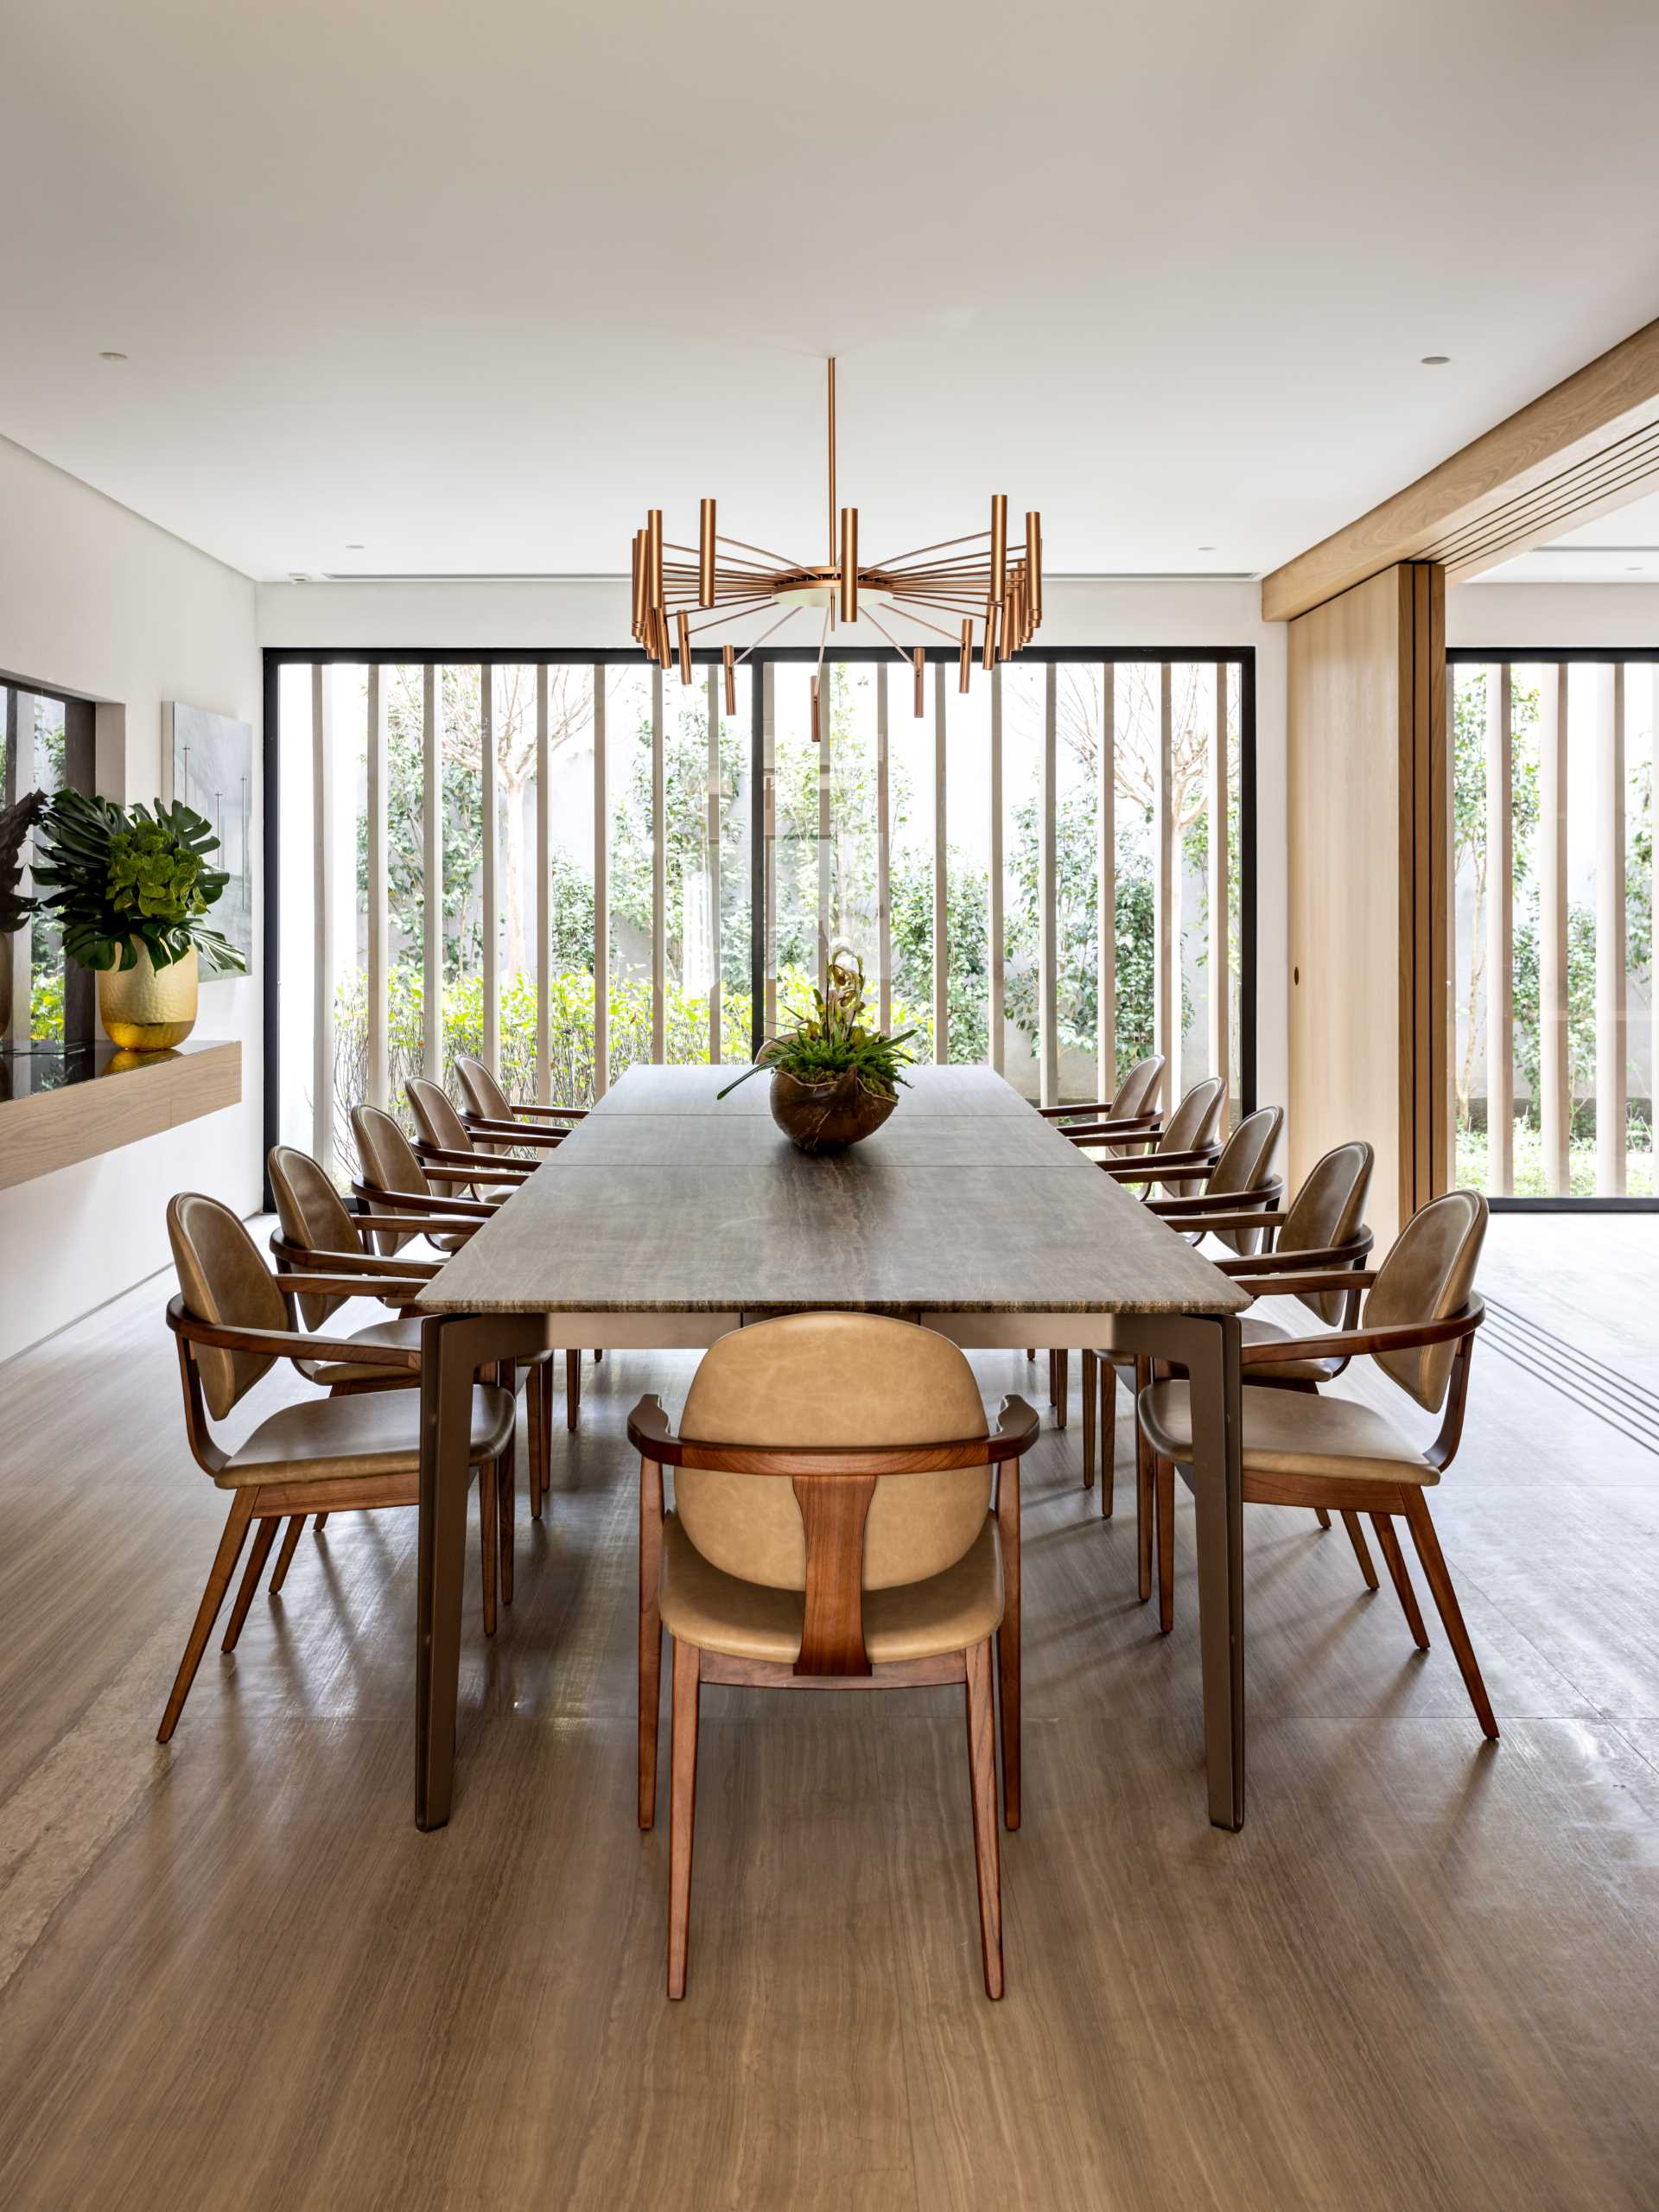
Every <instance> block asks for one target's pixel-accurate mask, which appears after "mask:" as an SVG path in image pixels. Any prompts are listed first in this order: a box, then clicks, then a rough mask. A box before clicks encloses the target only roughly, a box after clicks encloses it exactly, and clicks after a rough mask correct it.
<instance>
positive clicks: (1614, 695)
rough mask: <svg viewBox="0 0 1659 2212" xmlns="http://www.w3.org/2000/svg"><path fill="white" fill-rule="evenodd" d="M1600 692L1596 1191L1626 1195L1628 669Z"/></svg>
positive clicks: (1609, 678)
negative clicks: (1625, 877)
mask: <svg viewBox="0 0 1659 2212" xmlns="http://www.w3.org/2000/svg"><path fill="white" fill-rule="evenodd" d="M1594 681H1595V689H1596V1196H1597V1197H1598V1198H1622V1197H1623V1196H1624V1154H1625V1148H1626V1145H1627V1143H1628V1138H1627V1135H1626V1132H1625V1126H1624V1124H1625V1116H1626V1076H1625V1067H1624V1052H1625V1043H1626V1038H1625V1029H1626V985H1625V959H1626V953H1625V945H1624V664H1623V663H1622V662H1619V663H1617V664H1613V665H1611V666H1607V665H1602V666H1599V667H1598V668H1597V669H1596V670H1595V671H1594Z"/></svg>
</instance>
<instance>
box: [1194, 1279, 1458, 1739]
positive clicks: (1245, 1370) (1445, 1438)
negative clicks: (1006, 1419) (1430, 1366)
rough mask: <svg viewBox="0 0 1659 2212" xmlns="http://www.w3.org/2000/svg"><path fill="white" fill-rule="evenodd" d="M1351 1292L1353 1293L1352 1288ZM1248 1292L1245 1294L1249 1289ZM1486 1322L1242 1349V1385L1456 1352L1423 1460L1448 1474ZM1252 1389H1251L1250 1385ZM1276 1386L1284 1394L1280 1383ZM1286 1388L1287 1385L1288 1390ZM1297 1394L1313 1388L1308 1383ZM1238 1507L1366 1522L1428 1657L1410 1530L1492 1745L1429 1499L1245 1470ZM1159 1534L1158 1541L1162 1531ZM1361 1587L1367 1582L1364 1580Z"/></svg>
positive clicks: (1422, 1324)
mask: <svg viewBox="0 0 1659 2212" xmlns="http://www.w3.org/2000/svg"><path fill="white" fill-rule="evenodd" d="M1375 1281H1376V1274H1375V1272H1374V1271H1370V1270H1367V1271H1364V1272H1363V1273H1356V1272H1349V1271H1347V1270H1344V1269H1331V1270H1328V1271H1319V1272H1317V1273H1313V1274H1306V1275H1304V1276H1301V1277H1300V1278H1297V1277H1294V1276H1286V1277H1282V1278H1278V1279H1274V1281H1273V1287H1274V1289H1275V1290H1277V1289H1280V1288H1281V1287H1294V1289H1296V1290H1297V1291H1302V1290H1335V1291H1344V1292H1351V1293H1352V1294H1353V1295H1355V1296H1357V1294H1358V1291H1359V1290H1365V1289H1369V1288H1370V1286H1371V1285H1372V1284H1373V1283H1374V1282H1375ZM1356 1286H1357V1287H1356ZM1246 1287H1249V1286H1248V1285H1247V1286H1246ZM1485 1317H1486V1308H1485V1305H1484V1301H1483V1300H1481V1299H1480V1298H1478V1297H1476V1296H1472V1295H1471V1297H1470V1299H1469V1300H1468V1301H1467V1302H1466V1303H1465V1305H1464V1306H1462V1307H1461V1308H1460V1309H1459V1312H1458V1313H1453V1314H1450V1315H1448V1316H1447V1317H1446V1319H1445V1320H1442V1321H1411V1322H1402V1323H1399V1324H1397V1325H1390V1326H1389V1327H1387V1328H1377V1329H1368V1328H1364V1327H1358V1328H1342V1329H1336V1330H1332V1331H1330V1332H1327V1333H1324V1334H1321V1335H1319V1336H1309V1337H1294V1338H1287V1339H1281V1340H1279V1341H1276V1342H1274V1343H1272V1344H1245V1345H1243V1347H1241V1350H1240V1352H1239V1364H1240V1370H1241V1377H1242V1380H1243V1383H1245V1384H1246V1385H1248V1384H1249V1381H1250V1370H1251V1368H1252V1367H1266V1366H1273V1365H1277V1364H1281V1363H1284V1362H1286V1361H1288V1360H1306V1359H1325V1358H1329V1357H1341V1358H1342V1359H1343V1360H1344V1361H1345V1360H1348V1359H1353V1358H1357V1357H1359V1356H1360V1355H1361V1354H1362V1353H1376V1352H1392V1351H1416V1350H1419V1349H1422V1348H1426V1347H1427V1346H1429V1345H1432V1344H1454V1345H1455V1346H1456V1348H1457V1349H1456V1351H1455V1354H1454V1356H1453V1358H1452V1373H1451V1376H1450V1377H1449V1378H1448V1380H1447V1383H1446V1402H1445V1405H1444V1407H1443V1408H1442V1410H1441V1415H1440V1430H1439V1433H1437V1434H1436V1436H1435V1438H1434V1440H1433V1443H1432V1444H1430V1445H1429V1446H1427V1449H1426V1450H1425V1451H1424V1452H1423V1454H1422V1457H1423V1458H1424V1459H1426V1460H1427V1462H1428V1464H1429V1465H1430V1466H1431V1467H1433V1469H1434V1471H1435V1472H1436V1473H1437V1474H1439V1473H1441V1472H1443V1471H1444V1470H1445V1469H1446V1467H1448V1466H1449V1465H1451V1464H1452V1459H1454V1458H1455V1457H1456V1455H1457V1449H1458V1446H1459V1442H1460V1441H1461V1439H1462V1436H1463V1423H1464V1414H1465V1410H1466V1408H1467V1406H1468V1401H1469V1370H1470V1364H1471V1359H1472V1357H1473V1352H1474V1339H1475V1332H1476V1331H1477V1330H1478V1328H1479V1326H1480V1325H1481V1323H1482V1322H1483V1321H1484V1319H1485ZM1257 1387H1258V1388H1260V1387H1261V1386H1260V1385H1257ZM1279 1387H1281V1388H1283V1387H1286V1386H1285V1385H1284V1384H1282V1383H1281V1385H1280V1386H1279ZM1290 1387H1295V1386H1294V1385H1292V1386H1290ZM1300 1387H1302V1388H1303V1389H1308V1390H1313V1389H1315V1388H1316V1386H1315V1385H1314V1384H1313V1383H1303V1384H1302V1385H1301V1386H1300ZM1154 1468H1155V1478H1156V1483H1157V1487H1158V1492H1159V1520H1160V1527H1159V1612H1160V1626H1161V1627H1162V1628H1163V1629H1164V1630H1165V1631H1166V1632H1167V1631H1168V1630H1169V1628H1170V1626H1171V1625H1172V1624H1173V1596H1174V1516H1173V1504H1174V1482H1175V1468H1174V1463H1173V1461H1170V1460H1167V1459H1161V1458H1157V1457H1156V1456H1154ZM1181 1472H1182V1477H1183V1479H1184V1480H1185V1481H1186V1483H1187V1484H1188V1485H1189V1487H1190V1486H1191V1483H1192V1475H1191V1471H1190V1470H1189V1469H1187V1468H1185V1467H1183V1468H1182V1471H1181ZM1244 1502H1245V1503H1246V1504H1247V1505H1309V1506H1313V1508H1314V1509H1315V1510H1319V1509H1320V1508H1323V1509H1324V1510H1325V1511H1326V1512H1327V1513H1328V1512H1330V1511H1332V1510H1336V1511H1339V1512H1341V1513H1342V1514H1343V1516H1344V1521H1345V1520H1346V1518H1347V1516H1349V1515H1350V1514H1352V1515H1354V1516H1358V1515H1359V1514H1361V1513H1363V1514H1366V1515H1367V1516H1369V1517H1370V1522H1371V1526H1372V1528H1373V1529H1374V1530H1375V1531H1376V1540H1377V1542H1378V1544H1379V1545H1380V1547H1381V1548H1382V1552H1383V1560H1385V1562H1386V1563H1387V1566H1388V1569H1389V1579H1390V1580H1392V1582H1393V1584H1394V1587H1395V1595H1396V1596H1397V1597H1398V1599H1399V1600H1400V1609H1401V1611H1402V1613H1403V1614H1404V1615H1405V1618H1406V1624H1407V1626H1408V1629H1409V1630H1410V1631H1411V1636H1412V1640H1413V1642H1414V1643H1415V1644H1416V1646H1417V1649H1419V1650H1420V1651H1427V1649H1428V1631H1427V1629H1426V1628H1425V1627H1424V1625H1423V1617H1422V1612H1421V1609H1420V1607H1419V1605H1418V1603H1417V1597H1416V1592H1414V1590H1413V1588H1412V1585H1411V1576H1410V1574H1409V1573H1408V1569H1407V1567H1406V1561H1405V1554H1403V1552H1402V1550H1401V1548H1400V1540H1399V1537H1398V1535H1396V1533H1395V1528H1394V1519H1395V1516H1396V1515H1397V1516H1400V1517H1401V1518H1402V1519H1403V1520H1404V1522H1405V1523H1406V1525H1407V1527H1408V1529H1410V1531H1411V1536H1412V1541H1413V1544H1414V1547H1415V1548H1416V1552H1417V1558H1418V1561H1419V1563H1420V1564H1421V1567H1422V1570H1423V1573H1424V1574H1425V1576H1426V1577H1427V1581H1428V1586H1429V1589H1430V1591H1431V1592H1432V1593H1433V1599H1434V1603H1435V1605H1436V1608H1437V1609H1438V1611H1439V1612H1440V1621H1441V1624H1442V1625H1443V1626H1444V1628H1445V1630H1446V1640H1447V1642H1448V1643H1450V1644H1451V1646H1452V1654H1453V1656H1454V1657H1455V1658H1456V1660H1457V1662H1458V1671H1459V1674H1461V1675H1462V1676H1463V1683H1464V1688H1465V1689H1466V1690H1467V1691H1468V1693H1469V1702H1470V1704H1471V1706H1472V1707H1474V1712H1475V1717H1476V1719H1478V1721H1479V1723H1480V1727H1481V1732H1482V1734H1483V1735H1484V1736H1485V1737H1487V1738H1489V1739H1490V1740H1491V1741H1493V1742H1496V1741H1497V1720H1496V1719H1494V1718H1493V1715H1492V1707H1491V1700H1490V1699H1489V1698H1488V1696H1487V1694H1486V1685H1485V1682H1484V1681H1483V1679H1482V1676H1481V1672H1480V1666H1479V1662H1478V1661H1477V1659H1476V1657H1475V1650H1474V1646H1473V1644H1472V1643H1471V1641H1470V1638H1469V1631H1468V1630H1467V1628H1466V1627H1465V1624H1464V1618H1463V1611H1462V1608H1461V1607H1460V1606H1459V1604H1458V1596H1457V1592H1456V1590H1455V1588H1454V1587H1453V1586H1452V1577H1451V1574H1450V1573H1449V1572H1448V1570H1447V1567H1446V1559H1445V1555H1444V1554H1443V1553H1442V1552H1441V1550H1440V1538H1439V1537H1438V1535H1436V1534H1435V1529H1434V1522H1433V1516H1432V1515H1431V1514H1430V1512H1429V1510H1428V1499H1427V1496H1426V1494H1425V1492H1424V1489H1423V1486H1422V1484H1420V1483H1411V1482H1397V1483H1396V1482H1389V1480H1387V1479H1386V1478H1383V1477H1378V1478H1376V1479H1375V1480H1372V1481H1363V1480H1359V1479H1357V1478H1352V1477H1350V1476H1330V1477H1326V1476H1320V1475H1289V1474H1279V1475H1267V1474H1259V1473H1252V1472H1251V1471H1250V1470H1249V1467H1248V1466H1247V1467H1246V1469H1245V1472H1244ZM1166 1529H1167V1530H1168V1534H1167V1535H1166V1534H1165V1530H1166ZM1368 1580H1370V1586H1371V1587H1372V1588H1373V1589H1375V1588H1376V1580H1375V1579H1374V1577H1373V1578H1368Z"/></svg>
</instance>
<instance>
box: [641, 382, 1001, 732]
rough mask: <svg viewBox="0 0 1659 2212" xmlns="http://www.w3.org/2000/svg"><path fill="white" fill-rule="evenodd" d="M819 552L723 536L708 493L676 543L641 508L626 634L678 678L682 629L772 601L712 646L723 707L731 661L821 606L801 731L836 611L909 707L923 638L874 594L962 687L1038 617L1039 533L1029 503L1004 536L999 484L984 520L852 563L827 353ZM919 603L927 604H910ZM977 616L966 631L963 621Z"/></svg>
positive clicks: (815, 696)
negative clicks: (943, 659) (910, 639)
mask: <svg viewBox="0 0 1659 2212" xmlns="http://www.w3.org/2000/svg"><path fill="white" fill-rule="evenodd" d="M828 426H829V558H828V560H827V561H826V562H824V563H823V565H822V566H821V567H819V566H815V565H814V564H812V563H810V562H802V561H791V560H790V559H788V558H786V557H785V556H784V555H783V554H781V553H771V552H768V551H767V550H766V548H765V547H764V546H759V545H750V544H747V543H745V542H744V540H743V539H741V538H739V537H724V536H722V535H721V532H720V531H718V530H717V529H716V528H715V502H714V501H713V500H712V499H704V500H703V502H702V512H701V514H700V516H699V518H698V529H697V543H696V544H695V545H677V544H675V543H671V541H670V540H668V539H666V538H665V537H664V533H663V514H662V509H661V508H660V507H652V509H651V511H650V512H649V513H648V514H647V516H646V518H645V528H644V529H643V530H637V531H635V532H634V534H633V634H634V638H635V639H636V641H637V642H638V643H639V645H641V646H643V647H644V649H645V655H646V657H647V658H648V659H651V660H654V661H656V662H657V663H658V664H659V665H660V666H662V667H663V668H671V667H672V666H673V665H674V664H675V663H676V661H677V662H678V664H679V671H680V681H681V683H690V681H691V640H692V639H693V638H694V637H696V635H697V634H698V632H700V631H703V630H712V629H715V628H723V627H725V626H727V625H728V623H732V622H742V621H747V620H753V618H754V617H756V616H758V615H761V614H765V613H768V612H770V611H771V610H772V609H773V608H778V609H780V610H781V612H780V613H779V617H778V620H776V621H775V622H773V623H772V625H771V626H770V627H769V628H767V629H766V630H763V631H762V632H760V636H759V637H758V638H756V639H753V642H752V643H751V644H749V645H746V646H745V647H744V648H743V650H742V651H741V652H739V651H738V649H737V647H736V646H735V645H722V646H721V659H722V662H723V664H724V668H725V678H726V711H727V713H728V714H734V713H735V712H736V709H737V670H738V668H739V666H740V665H741V663H742V662H744V661H746V660H747V658H748V657H749V655H750V654H751V653H752V652H754V651H755V650H756V648H757V647H758V646H760V645H764V644H765V643H766V639H768V638H770V637H772V636H773V635H774V634H775V632H778V631H779V630H781V629H782V628H783V626H784V624H785V622H788V621H791V620H793V618H794V617H795V616H796V615H797V614H798V613H800V612H801V611H802V609H803V608H810V609H821V610H822V613H823V627H822V629H821V631H820V633H819V639H818V665H817V673H816V674H815V675H814V677H813V678H812V735H813V738H814V739H815V740H817V738H818V737H819V736H820V735H821V734H822V732H821V728H820V714H821V706H820V702H821V700H822V698H823V662H824V654H825V651H826V649H827V647H828V645H829V632H830V631H831V630H832V629H834V627H835V625H836V615H837V613H839V615H840V618H841V620H842V621H843V622H856V621H857V620H860V618H861V616H862V617H863V618H865V619H867V620H868V621H869V623H870V624H871V626H872V627H873V628H874V629H875V630H877V631H879V632H880V634H881V636H882V637H884V638H885V639H887V643H888V644H889V645H891V646H892V647H893V651H894V652H896V653H897V654H898V656H899V659H900V660H901V661H903V662H904V663H905V664H906V666H907V667H909V668H910V669H912V671H913V672H914V675H915V679H916V712H917V713H918V715H920V714H922V713H923V712H924V711H925V697H924V681H923V677H924V670H925V665H926V661H925V652H926V649H925V646H923V645H904V644H902V643H901V642H900V641H899V639H898V638H895V637H894V636H893V632H891V631H890V630H888V629H887V626H885V624H883V623H882V622H881V621H880V620H879V619H878V618H877V615H876V613H875V612H874V607H873V606H872V605H870V604H868V603H867V602H868V601H874V602H875V603H876V604H878V605H879V606H880V608H881V611H882V613H885V614H887V615H889V616H891V617H893V618H894V619H895V620H898V621H899V622H908V623H911V624H913V625H915V626H917V627H918V628H920V629H924V630H929V631H931V632H933V633H934V635H935V636H937V637H941V638H944V639H948V640H949V641H950V644H951V645H955V646H956V647H957V660H958V669H959V679H958V680H959V683H960V688H961V689H962V690H963V691H966V690H968V688H969V682H970V680H971V676H972V671H973V665H974V662H975V660H976V658H977V659H978V660H979V661H980V662H981V664H982V666H984V667H985V668H987V669H988V668H990V667H992V666H993V665H994V664H995V662H997V661H1000V660H1007V659H1008V658H1010V657H1011V656H1012V655H1013V654H1014V653H1017V652H1019V650H1020V647H1021V645H1026V644H1027V643H1029V641H1030V639H1031V638H1032V637H1033V634H1034V632H1035V631H1036V629H1037V626H1038V625H1039V623H1040V622H1041V620H1042V619H1043V536H1042V524H1041V518H1039V516H1038V515H1037V513H1036V512H1034V511H1033V512H1029V513H1027V517H1026V535H1025V543H1024V544H1023V546H1020V545H1015V546H1013V547H1010V545H1009V543H1008V502H1007V494H1006V493H1001V492H999V493H995V495H994V496H993V498H992V500H991V520H990V526H989V528H988V529H986V530H976V531H969V532H968V533H967V535H966V536H965V537H950V538H946V539H944V540H943V541H942V542H941V543H938V544H937V545H922V546H918V547H917V548H916V549H915V550H914V551H912V552H909V553H896V554H894V555H893V556H892V557H891V558H890V559H887V560H884V561H880V562H864V561H861V559H860V557H859V550H858V509H857V508H856V507H837V505H836V364H835V360H834V359H833V357H832V358H831V359H830V360H829V408H828ZM922 607H926V608H928V609H929V610H930V613H928V614H924V613H919V612H918V609H919V608H922ZM698 610H707V611H708V612H709V615H710V619H709V620H707V621H703V622H694V621H693V620H692V619H691V617H692V614H693V613H694V612H696V611H698ZM938 613H944V614H947V615H950V616H952V617H955V618H957V620H959V623H960V628H959V629H958V630H948V629H946V628H944V626H942V624H940V623H939V622H938V621H935V620H932V619H931V616H932V615H933V614H938ZM976 623H977V624H978V625H979V626H980V634H979V642H978V644H977V645H976V642H975V625H976Z"/></svg>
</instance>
